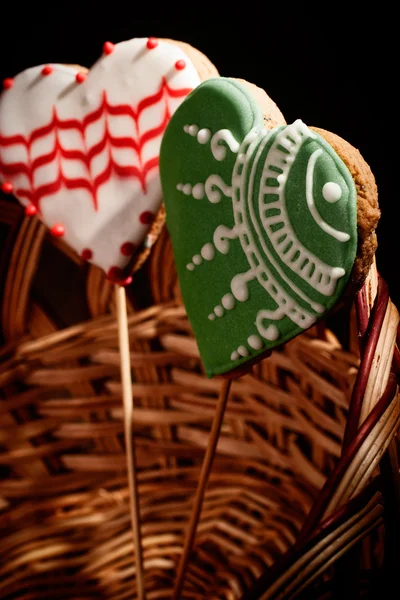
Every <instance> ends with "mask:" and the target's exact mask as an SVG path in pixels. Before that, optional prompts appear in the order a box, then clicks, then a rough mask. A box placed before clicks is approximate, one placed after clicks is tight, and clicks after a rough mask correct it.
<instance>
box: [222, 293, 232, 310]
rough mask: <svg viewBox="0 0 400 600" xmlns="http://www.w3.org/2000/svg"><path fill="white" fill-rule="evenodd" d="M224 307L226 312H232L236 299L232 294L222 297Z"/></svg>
mask: <svg viewBox="0 0 400 600" xmlns="http://www.w3.org/2000/svg"><path fill="white" fill-rule="evenodd" d="M221 302H222V306H223V307H224V308H226V310H232V308H233V307H234V306H235V298H234V297H233V296H232V294H225V296H223V297H222V300H221Z"/></svg>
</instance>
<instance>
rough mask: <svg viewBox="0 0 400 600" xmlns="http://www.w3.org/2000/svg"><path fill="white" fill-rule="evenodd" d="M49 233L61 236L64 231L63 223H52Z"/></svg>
mask: <svg viewBox="0 0 400 600" xmlns="http://www.w3.org/2000/svg"><path fill="white" fill-rule="evenodd" d="M50 233H51V235H54V237H63V235H64V233H65V228H64V225H61V224H60V223H57V224H56V225H53V227H52V228H51V229H50Z"/></svg>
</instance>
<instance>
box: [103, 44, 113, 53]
mask: <svg viewBox="0 0 400 600" xmlns="http://www.w3.org/2000/svg"><path fill="white" fill-rule="evenodd" d="M114 48H115V45H114V44H113V43H112V42H104V45H103V52H104V54H111V52H113V51H114Z"/></svg>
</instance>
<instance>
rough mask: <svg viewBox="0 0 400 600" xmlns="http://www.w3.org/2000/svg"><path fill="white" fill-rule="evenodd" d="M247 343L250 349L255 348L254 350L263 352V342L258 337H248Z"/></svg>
mask: <svg viewBox="0 0 400 600" xmlns="http://www.w3.org/2000/svg"><path fill="white" fill-rule="evenodd" d="M247 343H248V345H249V346H250V348H253V350H261V348H262V347H263V341H262V339H261V338H260V337H259V336H258V335H251V336H250V337H248V338H247Z"/></svg>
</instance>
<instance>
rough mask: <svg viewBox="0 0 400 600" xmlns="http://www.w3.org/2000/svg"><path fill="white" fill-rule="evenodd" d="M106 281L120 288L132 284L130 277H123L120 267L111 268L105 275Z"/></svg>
mask: <svg viewBox="0 0 400 600" xmlns="http://www.w3.org/2000/svg"><path fill="white" fill-rule="evenodd" d="M107 279H108V280H109V281H111V282H112V283H118V285H122V286H126V285H129V284H130V283H131V282H132V277H131V276H129V277H125V278H124V277H123V271H122V269H121V268H120V267H111V268H110V269H109V271H108V273H107Z"/></svg>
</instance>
